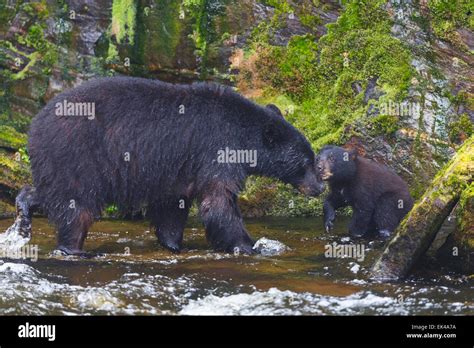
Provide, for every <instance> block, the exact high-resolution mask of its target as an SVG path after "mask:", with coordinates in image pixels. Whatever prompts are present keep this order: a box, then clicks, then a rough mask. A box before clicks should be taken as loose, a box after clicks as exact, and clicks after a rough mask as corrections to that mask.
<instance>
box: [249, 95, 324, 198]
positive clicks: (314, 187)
mask: <svg viewBox="0 0 474 348" xmlns="http://www.w3.org/2000/svg"><path fill="white" fill-rule="evenodd" d="M265 111H266V113H267V115H268V116H270V117H268V118H267V121H266V122H265V123H264V124H263V125H262V130H261V142H262V148H263V150H262V155H263V156H262V157H263V158H262V161H261V163H260V167H259V173H258V174H261V175H265V176H270V177H275V178H277V179H280V180H281V181H283V182H285V183H288V184H291V185H293V186H294V187H296V188H297V189H298V190H299V191H300V192H302V193H303V194H305V195H308V196H318V195H320V194H321V193H322V192H323V191H324V188H325V187H324V183H323V182H322V180H321V179H320V177H319V175H318V171H317V169H316V164H315V158H316V157H315V154H314V152H313V150H312V149H311V146H310V144H309V143H308V141H307V140H306V138H305V137H304V136H303V134H301V133H300V132H299V131H298V130H296V129H295V128H294V127H293V126H292V125H291V124H289V123H288V122H287V121H286V120H285V119H284V118H283V116H282V114H281V112H280V110H279V109H278V108H277V107H276V106H275V105H272V104H270V105H268V106H267V107H266V108H265Z"/></svg>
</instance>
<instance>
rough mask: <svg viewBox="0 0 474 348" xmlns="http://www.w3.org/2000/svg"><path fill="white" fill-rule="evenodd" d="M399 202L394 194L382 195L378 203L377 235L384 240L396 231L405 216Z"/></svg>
mask: <svg viewBox="0 0 474 348" xmlns="http://www.w3.org/2000/svg"><path fill="white" fill-rule="evenodd" d="M397 202H398V200H397V197H395V195H394V194H385V195H382V196H381V197H380V198H379V199H378V201H377V205H376V206H377V207H376V209H375V212H374V222H375V228H376V230H377V233H378V235H379V236H380V237H382V238H388V237H389V236H390V235H391V234H392V232H393V231H395V229H396V228H397V226H398V224H399V223H400V220H401V218H402V217H403V215H404V213H403V212H402V211H401V210H400V209H399V208H398V204H397Z"/></svg>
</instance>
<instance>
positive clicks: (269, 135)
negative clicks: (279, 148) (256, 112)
mask: <svg viewBox="0 0 474 348" xmlns="http://www.w3.org/2000/svg"><path fill="white" fill-rule="evenodd" d="M283 136H284V134H283V132H282V131H281V129H280V127H278V125H276V124H275V123H267V124H266V125H264V126H263V132H262V138H263V143H264V144H265V145H267V146H274V145H276V144H278V143H281V142H283V140H284V139H283Z"/></svg>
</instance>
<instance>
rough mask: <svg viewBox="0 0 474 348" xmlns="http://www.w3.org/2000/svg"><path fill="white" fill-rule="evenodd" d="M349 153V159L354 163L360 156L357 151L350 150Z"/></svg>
mask: <svg viewBox="0 0 474 348" xmlns="http://www.w3.org/2000/svg"><path fill="white" fill-rule="evenodd" d="M348 152H349V158H350V160H351V161H354V160H355V159H356V158H357V156H358V155H359V154H358V153H357V150H356V149H350V150H349V151H348Z"/></svg>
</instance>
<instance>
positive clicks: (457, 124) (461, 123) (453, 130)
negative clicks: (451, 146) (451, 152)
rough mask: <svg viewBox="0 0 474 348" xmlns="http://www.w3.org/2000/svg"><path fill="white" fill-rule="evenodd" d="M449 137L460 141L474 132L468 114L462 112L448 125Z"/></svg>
mask: <svg viewBox="0 0 474 348" xmlns="http://www.w3.org/2000/svg"><path fill="white" fill-rule="evenodd" d="M448 132H449V139H450V140H451V141H452V142H453V143H458V142H459V141H462V140H464V139H466V138H468V137H470V136H471V135H472V134H473V125H472V122H471V119H470V118H469V115H468V114H462V115H461V116H459V119H458V120H457V121H454V122H450V123H449V125H448Z"/></svg>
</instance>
